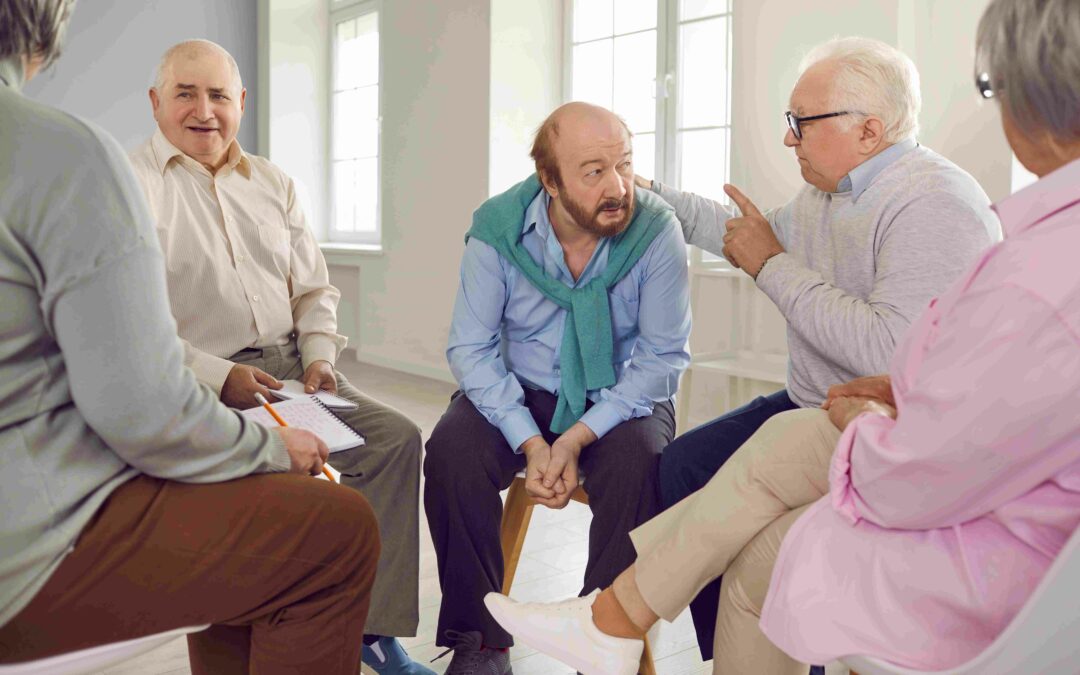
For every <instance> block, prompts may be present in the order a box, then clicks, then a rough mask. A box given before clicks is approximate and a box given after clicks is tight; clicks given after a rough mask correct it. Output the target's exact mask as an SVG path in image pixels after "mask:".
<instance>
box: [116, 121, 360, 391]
mask: <svg viewBox="0 0 1080 675" xmlns="http://www.w3.org/2000/svg"><path fill="white" fill-rule="evenodd" d="M131 161H132V164H133V165H134V167H135V175H136V176H137V177H138V179H139V182H140V183H141V184H142V187H143V190H144V191H145V193H146V198H147V201H148V202H149V203H150V210H151V213H152V215H153V217H154V221H155V224H156V226H157V233H158V237H159V238H160V240H161V248H162V250H163V251H164V252H165V264H166V267H167V271H168V279H169V301H170V304H171V306H172V313H173V316H174V317H176V323H177V329H178V332H179V334H180V338H181V339H182V340H183V342H184V349H185V363H186V364H187V365H188V366H189V367H191V369H192V370H194V371H195V375H196V376H197V377H198V378H199V381H201V382H204V383H206V384H208V385H210V386H211V387H213V388H214V389H215V390H216V391H217V392H218V393H219V394H220V392H221V387H222V385H223V384H224V383H225V378H226V377H227V376H228V374H229V370H231V369H232V367H233V363H232V362H231V361H229V360H228V357H229V356H232V355H233V354H235V353H237V352H238V351H240V350H242V349H247V348H250V347H255V348H258V347H269V346H274V345H285V344H288V343H289V341H290V340H293V339H295V340H296V343H297V347H298V349H299V350H300V356H301V359H302V361H303V365H304V368H307V367H308V366H309V365H310V364H311V363H313V362H315V361H319V360H325V361H329V362H330V363H331V364H333V363H334V362H335V361H336V360H337V356H338V354H340V353H341V350H342V349H343V348H344V347H345V341H346V340H345V337H344V336H342V335H339V334H338V333H337V316H336V311H337V303H338V298H339V297H340V296H341V294H340V293H339V292H338V290H337V289H336V288H334V287H333V286H331V285H330V280H329V274H328V272H327V270H326V261H325V260H324V259H323V256H322V251H320V250H319V246H318V243H317V242H316V241H315V237H314V236H312V234H311V231H310V230H308V228H307V225H306V222H305V219H304V214H303V211H302V210H301V208H300V205H299V203H298V202H297V200H296V190H295V189H294V187H293V181H292V179H291V178H289V177H288V176H287V175H286V174H285V173H284V172H283V171H282V170H281V169H279V168H278V167H276V166H274V165H273V164H272V163H270V161H268V160H266V159H264V158H262V157H258V156H256V155H249V154H247V153H245V152H244V151H243V150H242V149H241V148H240V144H239V143H237V142H236V141H235V140H234V141H233V143H232V146H231V147H230V148H229V157H228V161H226V163H225V165H224V166H222V167H221V168H220V169H218V171H217V173H216V174H211V173H210V171H209V170H207V168H206V167H205V166H203V165H202V164H200V163H199V162H198V161H196V160H194V159H192V158H191V157H188V156H187V155H185V154H184V153H182V152H181V151H180V150H178V149H177V148H176V146H174V145H173V144H172V143H170V142H169V141H168V140H167V139H166V138H165V136H164V134H162V133H161V131H160V130H158V131H156V132H155V133H154V135H153V137H152V138H151V139H150V140H149V141H147V142H146V143H144V144H143V145H142V146H141V147H139V148H138V149H137V150H135V151H134V152H133V153H132V155H131Z"/></svg>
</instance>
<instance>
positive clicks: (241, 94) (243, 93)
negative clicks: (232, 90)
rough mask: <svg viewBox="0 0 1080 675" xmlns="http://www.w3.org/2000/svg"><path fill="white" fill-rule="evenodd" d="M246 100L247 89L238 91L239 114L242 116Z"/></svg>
mask: <svg viewBox="0 0 1080 675" xmlns="http://www.w3.org/2000/svg"><path fill="white" fill-rule="evenodd" d="M246 99H247V89H241V90H240V114H241V115H243V114H244V101H245V100H246Z"/></svg>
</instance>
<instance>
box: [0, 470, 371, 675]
mask: <svg viewBox="0 0 1080 675" xmlns="http://www.w3.org/2000/svg"><path fill="white" fill-rule="evenodd" d="M378 558H379V533H378V527H377V525H376V523H375V516H374V514H373V513H372V511H371V507H369V506H368V504H367V502H366V501H364V498H363V497H362V496H361V495H360V494H359V493H357V492H355V491H353V490H348V489H345V488H342V487H341V486H340V485H333V484H331V483H329V482H327V481H322V480H316V479H315V478H311V477H309V476H299V475H294V474H262V475H257V476H249V477H247V478H241V479H238V480H233V481H228V482H224V483H211V484H207V485H195V484H189V483H178V482H175V481H167V480H162V479H160V478H150V477H148V476H137V477H135V478H133V479H132V480H130V481H128V482H127V483H124V484H123V485H121V486H120V487H118V488H117V489H116V490H115V491H114V492H113V493H112V494H111V495H110V496H109V498H108V499H107V500H106V501H105V503H104V504H103V505H102V507H101V508H100V509H99V510H98V512H97V513H96V514H95V515H94V517H93V519H91V521H90V522H89V523H88V524H87V526H86V527H85V528H84V529H83V531H82V532H81V533H80V535H79V538H78V540H77V541H76V543H75V546H74V548H73V550H72V551H71V552H70V553H69V554H68V555H67V557H65V558H64V560H63V562H61V563H60V566H59V567H58V568H57V569H56V571H55V572H54V573H53V574H52V576H51V577H49V580H48V581H47V582H46V583H45V586H44V587H43V588H42V589H41V590H40V591H39V592H38V593H37V595H35V596H34V599H33V600H31V601H30V604H29V605H27V606H26V607H25V608H23V610H22V611H21V612H19V614H17V615H16V616H15V618H14V619H12V620H11V621H10V622H8V623H7V624H5V625H4V626H3V627H0V662H21V661H28V660H34V659H39V658H43V657H46V656H52V655H54V654H61V653H65V652H70V651H75V650H79V649H85V648H88V647H92V646H95V645H101V644H108V643H112V642H119V641H122V640H129V639H132V638H136V637H142V636H145V635H152V634H154V633H160V632H164V631H167V630H171V629H174V628H180V627H182V626H194V625H199V624H213V625H212V626H211V627H210V628H209V629H208V630H206V631H203V632H201V633H196V634H193V635H190V636H189V637H188V656H189V660H190V662H191V672H192V673H193V674H194V675H204V674H205V675H211V674H213V675H241V674H243V675H246V674H247V673H258V674H260V675H285V674H290V675H292V674H295V675H300V674H303V673H319V674H320V675H323V674H326V675H356V673H357V672H358V671H359V664H360V649H361V646H362V639H361V638H362V635H363V632H364V620H365V619H366V617H367V612H368V601H369V599H370V594H371V585H372V583H373V580H374V577H375V566H376V564H377V561H378Z"/></svg>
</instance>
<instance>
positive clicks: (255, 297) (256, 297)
mask: <svg viewBox="0 0 1080 675" xmlns="http://www.w3.org/2000/svg"><path fill="white" fill-rule="evenodd" d="M251 299H252V300H253V301H255V302H258V301H259V296H257V295H253V296H251Z"/></svg>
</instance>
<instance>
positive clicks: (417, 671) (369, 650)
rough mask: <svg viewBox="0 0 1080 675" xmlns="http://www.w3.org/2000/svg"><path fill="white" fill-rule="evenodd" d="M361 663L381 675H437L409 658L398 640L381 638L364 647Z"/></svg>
mask: <svg viewBox="0 0 1080 675" xmlns="http://www.w3.org/2000/svg"><path fill="white" fill-rule="evenodd" d="M360 660H361V661H363V662H364V665H365V666H367V667H368V668H371V669H372V670H374V671H375V672H376V673H378V674H379V675H435V671H434V670H432V669H430V668H428V667H427V666H422V665H420V664H419V663H417V662H416V661H413V660H412V659H410V658H409V655H408V654H406V653H405V649H404V648H402V646H401V643H400V642H398V641H397V638H392V637H380V638H379V639H378V640H376V641H375V642H373V643H371V644H370V645H364V651H363V655H362V656H361V659H360Z"/></svg>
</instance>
